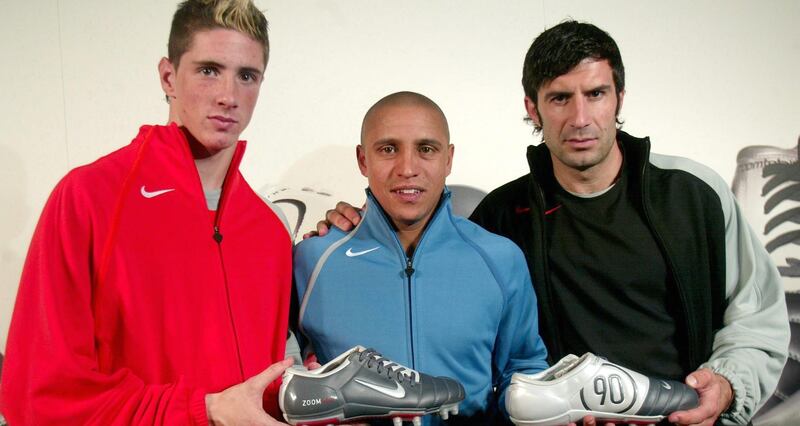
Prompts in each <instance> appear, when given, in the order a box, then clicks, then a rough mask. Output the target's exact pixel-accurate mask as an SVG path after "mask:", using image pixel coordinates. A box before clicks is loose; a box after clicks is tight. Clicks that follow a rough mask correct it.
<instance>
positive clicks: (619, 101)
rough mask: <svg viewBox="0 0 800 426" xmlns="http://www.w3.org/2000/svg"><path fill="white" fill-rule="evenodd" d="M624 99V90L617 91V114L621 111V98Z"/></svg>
mask: <svg viewBox="0 0 800 426" xmlns="http://www.w3.org/2000/svg"><path fill="white" fill-rule="evenodd" d="M623 99H625V90H622V91H621V92H619V100H618V101H617V115H618V116H619V112H620V111H622V100H623Z"/></svg>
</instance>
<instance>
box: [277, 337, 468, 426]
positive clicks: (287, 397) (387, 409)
mask: <svg viewBox="0 0 800 426" xmlns="http://www.w3.org/2000/svg"><path fill="white" fill-rule="evenodd" d="M278 398H279V403H280V407H281V411H283V416H284V418H286V421H287V422H289V423H290V424H293V425H334V424H348V423H359V422H364V421H368V420H370V419H392V421H393V423H394V425H395V426H399V425H401V424H402V423H403V421H411V422H412V423H413V424H414V425H415V426H418V425H420V424H422V419H421V416H425V415H428V414H438V415H440V416H441V417H442V418H443V419H447V418H448V416H449V415H450V414H453V415H455V414H458V403H459V402H461V401H462V400H463V399H464V387H463V386H461V384H460V383H458V382H457V381H455V380H453V379H450V378H447V377H433V376H429V375H427V374H422V373H419V372H417V371H414V370H412V369H410V368H407V367H404V366H402V365H400V364H397V363H395V362H392V361H390V360H388V359H386V358H384V357H383V356H381V354H380V353H378V352H376V351H375V350H373V349H364V348H363V347H361V346H356V347H354V348H352V349H350V350H349V351H347V352H345V353H343V354H341V355H339V356H338V357H336V358H335V359H333V360H331V362H329V363H327V364H325V365H323V366H322V367H320V368H318V369H315V370H311V371H308V370H305V369H303V368H302V367H299V368H298V367H290V368H288V369H287V370H286V372H285V373H284V374H283V383H282V384H281V390H280V394H279V396H278Z"/></svg>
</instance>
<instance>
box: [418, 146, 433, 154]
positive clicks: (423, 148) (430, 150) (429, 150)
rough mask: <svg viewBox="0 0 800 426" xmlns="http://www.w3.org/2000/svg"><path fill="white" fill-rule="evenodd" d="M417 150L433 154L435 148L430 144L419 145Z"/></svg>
mask: <svg viewBox="0 0 800 426" xmlns="http://www.w3.org/2000/svg"><path fill="white" fill-rule="evenodd" d="M419 152H421V153H423V154H433V153H434V152H436V148H434V147H432V146H430V145H421V146H420V147H419Z"/></svg>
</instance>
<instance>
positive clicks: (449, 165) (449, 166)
mask: <svg viewBox="0 0 800 426" xmlns="http://www.w3.org/2000/svg"><path fill="white" fill-rule="evenodd" d="M455 151H456V147H455V145H453V144H448V145H447V174H446V175H445V176H450V170H451V169H452V168H453V154H454V153H455Z"/></svg>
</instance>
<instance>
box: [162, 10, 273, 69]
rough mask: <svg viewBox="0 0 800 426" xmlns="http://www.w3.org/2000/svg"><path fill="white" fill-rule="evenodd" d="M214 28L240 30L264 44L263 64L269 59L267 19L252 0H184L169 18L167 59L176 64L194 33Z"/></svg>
mask: <svg viewBox="0 0 800 426" xmlns="http://www.w3.org/2000/svg"><path fill="white" fill-rule="evenodd" d="M215 28H224V29H229V30H235V31H239V32H241V33H243V34H245V35H247V36H249V37H250V38H252V39H253V40H256V41H258V42H259V43H261V45H262V46H263V47H264V66H266V65H267V60H268V59H269V37H268V35H267V18H266V17H264V14H263V13H261V11H260V10H258V8H257V7H256V6H255V5H254V4H253V2H252V0H185V1H184V2H182V3H181V4H179V5H178V10H177V11H176V12H175V15H174V16H173V17H172V28H171V30H170V33H169V42H168V43H167V50H168V52H169V53H168V54H169V60H170V62H172V64H173V65H175V67H177V66H178V64H179V63H180V60H181V56H183V54H184V53H186V51H187V50H189V48H190V46H191V43H192V40H193V39H194V34H195V33H197V32H199V31H207V30H212V29H215Z"/></svg>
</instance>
